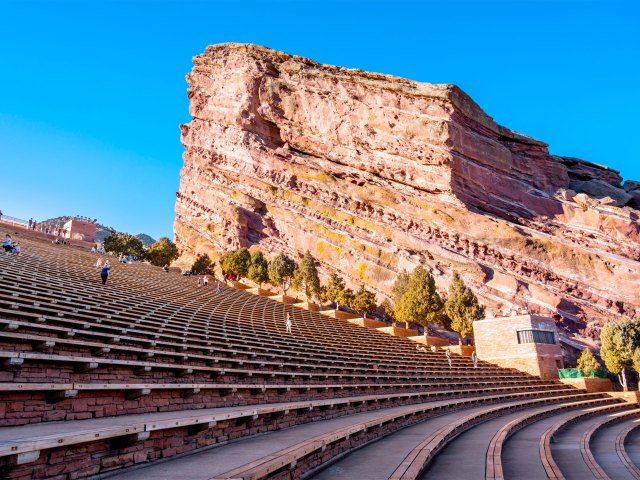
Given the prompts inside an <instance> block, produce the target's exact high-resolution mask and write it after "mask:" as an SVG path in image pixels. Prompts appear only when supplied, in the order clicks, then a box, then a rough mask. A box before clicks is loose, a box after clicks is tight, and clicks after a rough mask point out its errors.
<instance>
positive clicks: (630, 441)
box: [625, 430, 640, 468]
mask: <svg viewBox="0 0 640 480" xmlns="http://www.w3.org/2000/svg"><path fill="white" fill-rule="evenodd" d="M625 450H626V452H627V455H629V458H630V459H631V461H632V462H633V463H634V464H635V465H636V467H638V468H640V430H636V431H635V432H631V433H630V434H629V436H628V437H627V443H626V445H625Z"/></svg>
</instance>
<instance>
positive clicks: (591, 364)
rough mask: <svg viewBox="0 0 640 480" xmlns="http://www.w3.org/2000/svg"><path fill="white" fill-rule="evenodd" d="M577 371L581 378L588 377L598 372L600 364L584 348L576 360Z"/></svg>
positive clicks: (589, 351)
mask: <svg viewBox="0 0 640 480" xmlns="http://www.w3.org/2000/svg"><path fill="white" fill-rule="evenodd" d="M577 367H578V370H580V372H581V373H582V376H583V377H589V376H591V375H592V374H593V372H598V371H599V370H600V364H599V363H598V360H596V357H595V356H594V355H593V353H591V350H589V349H588V348H585V349H584V350H582V353H581V354H580V357H579V358H578V365H577Z"/></svg>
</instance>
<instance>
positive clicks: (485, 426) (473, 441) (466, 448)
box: [420, 407, 545, 480]
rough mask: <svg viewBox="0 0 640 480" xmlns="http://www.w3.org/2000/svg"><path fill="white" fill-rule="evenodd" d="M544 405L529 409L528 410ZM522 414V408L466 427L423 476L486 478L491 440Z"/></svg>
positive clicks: (456, 479)
mask: <svg viewBox="0 0 640 480" xmlns="http://www.w3.org/2000/svg"><path fill="white" fill-rule="evenodd" d="M542 408H545V407H542ZM542 408H540V409H530V410H527V413H529V412H531V413H533V412H535V411H536V410H541V409H542ZM522 414H523V411H519V412H514V413H510V414H507V415H503V416H501V417H498V418H494V419H492V420H489V421H488V422H485V423H481V424H480V425H476V426H475V427H473V428H471V429H470V430H467V431H466V432H464V433H463V434H462V435H460V436H459V437H458V438H456V439H455V440H454V441H453V442H451V443H450V444H448V445H447V446H446V447H445V448H444V449H443V450H442V451H441V452H440V453H439V454H438V456H437V457H436V458H435V459H434V460H433V462H431V464H430V465H429V467H428V468H427V470H425V472H424V473H423V474H422V476H421V477H420V478H421V479H430V478H437V479H442V480H460V479H464V480H484V478H485V470H486V461H487V449H488V448H489V443H491V439H492V438H493V436H494V435H495V434H496V433H497V431H498V430H500V428H501V427H502V426H504V425H505V424H507V423H509V422H510V421H512V420H514V419H516V418H517V417H519V416H521V415H522Z"/></svg>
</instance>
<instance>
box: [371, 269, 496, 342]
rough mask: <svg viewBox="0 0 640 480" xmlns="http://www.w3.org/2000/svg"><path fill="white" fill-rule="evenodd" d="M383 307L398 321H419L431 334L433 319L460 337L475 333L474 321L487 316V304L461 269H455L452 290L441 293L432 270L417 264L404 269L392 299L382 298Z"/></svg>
mask: <svg viewBox="0 0 640 480" xmlns="http://www.w3.org/2000/svg"><path fill="white" fill-rule="evenodd" d="M381 307H382V310H383V312H384V313H385V315H386V316H387V317H388V318H389V319H391V321H392V322H393V324H394V325H396V323H397V322H404V323H405V324H407V325H409V324H410V323H417V324H418V325H422V326H423V327H424V334H425V336H427V335H428V328H429V323H435V324H438V325H441V326H442V327H444V328H446V329H447V330H452V331H454V332H456V333H457V334H458V341H459V343H460V344H462V338H463V337H466V336H468V335H472V334H473V322H474V321H475V320H481V319H483V318H484V312H485V309H484V306H483V305H480V303H479V302H478V298H477V297H476V296H475V294H474V293H473V292H472V291H471V290H470V289H469V288H468V287H467V286H466V285H465V284H464V282H463V280H462V277H460V275H459V274H458V272H454V273H453V278H452V280H451V285H450V286H449V292H448V294H447V295H446V296H444V298H443V296H441V295H440V294H439V292H438V290H437V289H436V282H435V279H434V278H433V276H432V275H431V273H429V271H428V270H427V269H426V268H424V267H422V266H418V267H416V268H415V269H414V270H413V272H412V273H411V274H409V273H408V272H407V271H403V272H401V273H400V275H398V277H397V279H396V281H395V283H394V285H393V288H392V289H391V300H388V299H387V300H385V301H384V302H382V305H381Z"/></svg>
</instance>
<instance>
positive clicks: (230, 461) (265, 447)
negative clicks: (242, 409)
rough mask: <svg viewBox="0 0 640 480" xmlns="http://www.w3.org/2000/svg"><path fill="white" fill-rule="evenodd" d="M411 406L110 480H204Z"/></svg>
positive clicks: (270, 436) (252, 440)
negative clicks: (300, 443)
mask: <svg viewBox="0 0 640 480" xmlns="http://www.w3.org/2000/svg"><path fill="white" fill-rule="evenodd" d="M412 407H415V405H410V406H401V407H393V408H385V409H380V410H375V411H372V412H366V413H358V414H354V415H348V416H344V417H339V418H334V419H331V420H323V421H319V422H313V423H307V424H304V425H299V426H296V427H292V428H288V429H284V430H279V431H275V432H271V433H267V434H265V435H260V436H255V437H249V438H246V439H239V440H238V441H236V442H233V443H229V444H226V445H221V446H219V447H216V448H211V449H209V450H205V451H201V452H195V453H193V454H190V455H186V456H184V457H182V458H176V459H173V460H170V461H167V462H164V463H157V464H154V465H151V466H149V467H145V468H140V469H137V470H131V471H128V472H123V473H121V474H119V475H116V476H114V477H110V478H115V479H119V480H124V479H126V480H148V479H154V480H173V479H175V480H183V479H184V480H205V479H208V478H211V477H213V476H215V475H220V474H222V473H225V472H228V471H229V470H232V469H234V468H238V467H241V466H242V465H246V464H248V463H250V462H253V461H255V460H258V459H260V458H262V457H264V456H266V455H270V454H272V453H275V452H277V451H279V450H282V449H284V448H288V447H291V446H293V445H295V444H297V443H299V442H302V441H305V440H308V439H309V438H311V437H314V436H316V435H322V434H326V433H329V432H332V431H334V430H337V429H339V428H343V427H347V426H349V425H353V424H358V423H360V422H364V421H367V420H372V419H374V418H376V417H379V416H385V415H388V414H392V413H394V412H402V411H405V410H407V409H410V408H412ZM485 408H486V406H485ZM471 411H472V410H469V409H465V410H460V411H459V412H458V415H462V414H466V413H468V412H471ZM403 458H404V457H403ZM352 478H354V477H352ZM358 478H365V477H358ZM385 478H387V477H385Z"/></svg>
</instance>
